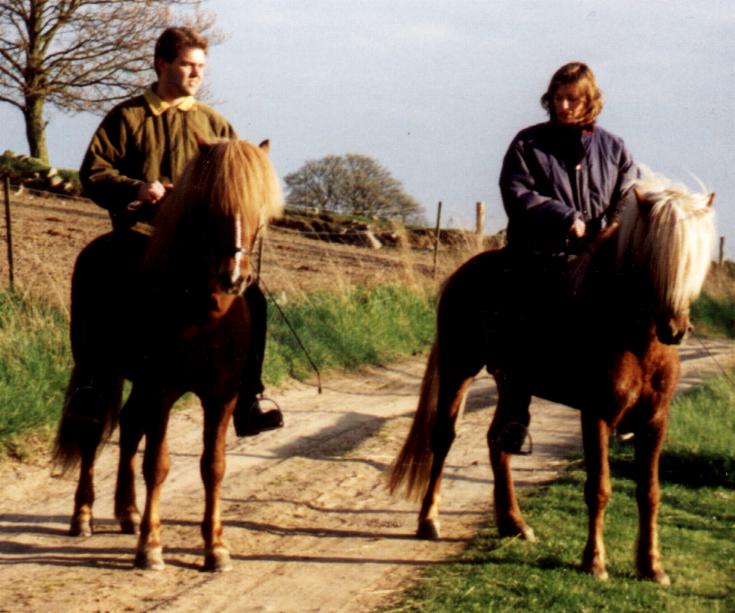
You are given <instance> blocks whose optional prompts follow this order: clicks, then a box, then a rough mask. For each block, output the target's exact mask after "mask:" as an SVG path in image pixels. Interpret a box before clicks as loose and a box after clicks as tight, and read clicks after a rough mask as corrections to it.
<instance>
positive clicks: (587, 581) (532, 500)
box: [389, 372, 735, 613]
mask: <svg viewBox="0 0 735 613" xmlns="http://www.w3.org/2000/svg"><path fill="white" fill-rule="evenodd" d="M730 376H731V377H735V372H732V373H731V374H730ZM734 407H735V391H734V390H733V387H732V384H731V382H730V381H728V380H727V379H724V378H719V379H713V380H710V381H708V382H706V383H705V385H703V386H702V387H700V388H696V389H694V390H692V391H690V392H689V393H686V394H684V395H682V396H680V397H679V398H677V400H676V401H675V402H674V403H673V405H672V407H671V427H670V433H669V439H668V441H667V444H666V446H665V448H664V454H663V457H662V462H661V483H662V506H661V514H660V538H661V544H662V554H663V561H664V567H665V568H666V569H667V572H668V573H669V574H670V575H671V578H672V586H671V587H670V588H668V589H665V588H660V587H658V586H657V585H655V584H652V583H650V582H644V581H639V580H637V579H636V578H635V574H634V561H633V560H634V546H635V538H636V532H637V509H636V503H635V484H634V483H633V482H632V481H631V480H630V479H629V477H630V476H631V475H632V460H633V458H632V450H631V447H630V446H629V445H615V446H614V447H613V450H612V453H611V463H612V469H613V490H614V491H613V497H612V500H611V502H610V505H609V507H608V512H607V516H606V530H605V534H606V545H607V553H608V558H609V564H608V571H609V573H610V580H609V581H608V582H599V581H597V580H595V579H593V578H591V577H589V576H587V575H584V574H582V573H580V572H579V570H578V567H579V562H580V560H581V554H582V549H583V547H584V542H585V537H586V517H587V510H586V507H585V505H584V501H583V486H584V479H585V474H584V469H583V466H582V462H581V461H577V462H574V463H573V464H572V466H571V467H570V468H569V469H568V470H567V471H566V473H565V474H564V475H563V477H562V478H561V479H559V480H558V481H556V482H554V483H553V484H551V485H548V486H545V487H537V488H529V489H527V490H522V491H521V508H522V509H523V510H524V513H525V515H526V519H527V521H528V522H529V524H530V525H531V526H533V527H534V529H535V530H536V534H537V536H538V537H539V542H538V543H535V544H529V543H526V542H524V541H519V540H507V539H499V538H498V537H497V536H496V534H495V530H494V528H490V529H488V530H485V531H482V532H481V533H480V535H479V536H478V537H477V538H476V540H474V541H473V543H472V544H471V546H470V547H469V548H468V550H467V551H466V552H465V553H464V554H463V555H461V556H459V557H458V559H456V560H454V561H452V562H450V563H447V564H443V565H439V566H437V567H435V568H433V569H432V570H431V571H429V572H427V573H425V574H424V575H422V576H421V577H420V578H419V580H418V584H417V586H416V587H414V588H413V589H411V590H410V591H409V592H408V593H407V594H405V595H404V596H403V598H402V600H401V601H400V602H396V603H394V604H393V605H392V606H391V607H390V609H389V610H392V611H511V610H513V611H515V610H519V611H520V610H545V611H560V612H561V611H564V612H566V611H644V610H657V611H674V612H678V611H681V612H682V613H684V612H686V613H688V612H690V611H722V612H724V611H735V592H734V591H733V589H734V588H733V577H735V480H734V479H733V467H734V462H735V413H734V410H733V409H734Z"/></svg>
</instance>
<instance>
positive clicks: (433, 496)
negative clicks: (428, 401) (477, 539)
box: [416, 374, 472, 540]
mask: <svg viewBox="0 0 735 613" xmlns="http://www.w3.org/2000/svg"><path fill="white" fill-rule="evenodd" d="M471 382H472V377H462V376H458V375H455V374H448V375H447V374H444V375H443V376H442V378H441V380H440V381H439V397H438V401H437V413H436V418H435V422H434V427H433V431H432V433H431V451H432V458H433V459H432V465H431V474H430V477H429V485H428V487H427V489H426V494H425V495H424V499H423V502H422V503H421V510H420V511H419V525H418V529H417V531H416V536H418V537H419V538H422V539H432V540H433V539H438V538H439V502H440V498H441V496H440V491H441V477H442V471H443V470H444V462H445V461H446V458H447V454H448V453H449V449H450V447H451V446H452V443H453V442H454V437H455V425H456V421H457V415H458V414H459V411H460V408H461V407H462V402H463V400H464V396H465V393H466V391H467V387H468V386H469V385H470V383H471Z"/></svg>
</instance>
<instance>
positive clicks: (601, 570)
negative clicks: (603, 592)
mask: <svg viewBox="0 0 735 613" xmlns="http://www.w3.org/2000/svg"><path fill="white" fill-rule="evenodd" d="M582 570H583V571H584V572H586V573H587V574H588V575H592V576H593V577H594V578H595V579H597V580H598V581H607V580H608V578H609V575H608V574H607V569H606V568H605V567H604V566H600V565H597V564H592V565H589V566H587V565H585V566H583V567H582Z"/></svg>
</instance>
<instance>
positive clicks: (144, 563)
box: [135, 547, 166, 570]
mask: <svg viewBox="0 0 735 613" xmlns="http://www.w3.org/2000/svg"><path fill="white" fill-rule="evenodd" d="M135 567H136V568H140V569H141V570H163V569H164V568H166V564H165V563H164V561H163V547H151V548H150V549H139V550H138V553H136V554H135Z"/></svg>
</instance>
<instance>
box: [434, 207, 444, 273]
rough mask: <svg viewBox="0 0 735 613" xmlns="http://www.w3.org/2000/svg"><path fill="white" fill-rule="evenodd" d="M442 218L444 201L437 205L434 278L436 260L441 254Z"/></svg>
mask: <svg viewBox="0 0 735 613" xmlns="http://www.w3.org/2000/svg"><path fill="white" fill-rule="evenodd" d="M441 220H442V203H441V201H439V204H438V205H437V207H436V229H435V230H434V278H436V260H437V256H438V254H439V229H440V228H441Z"/></svg>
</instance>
